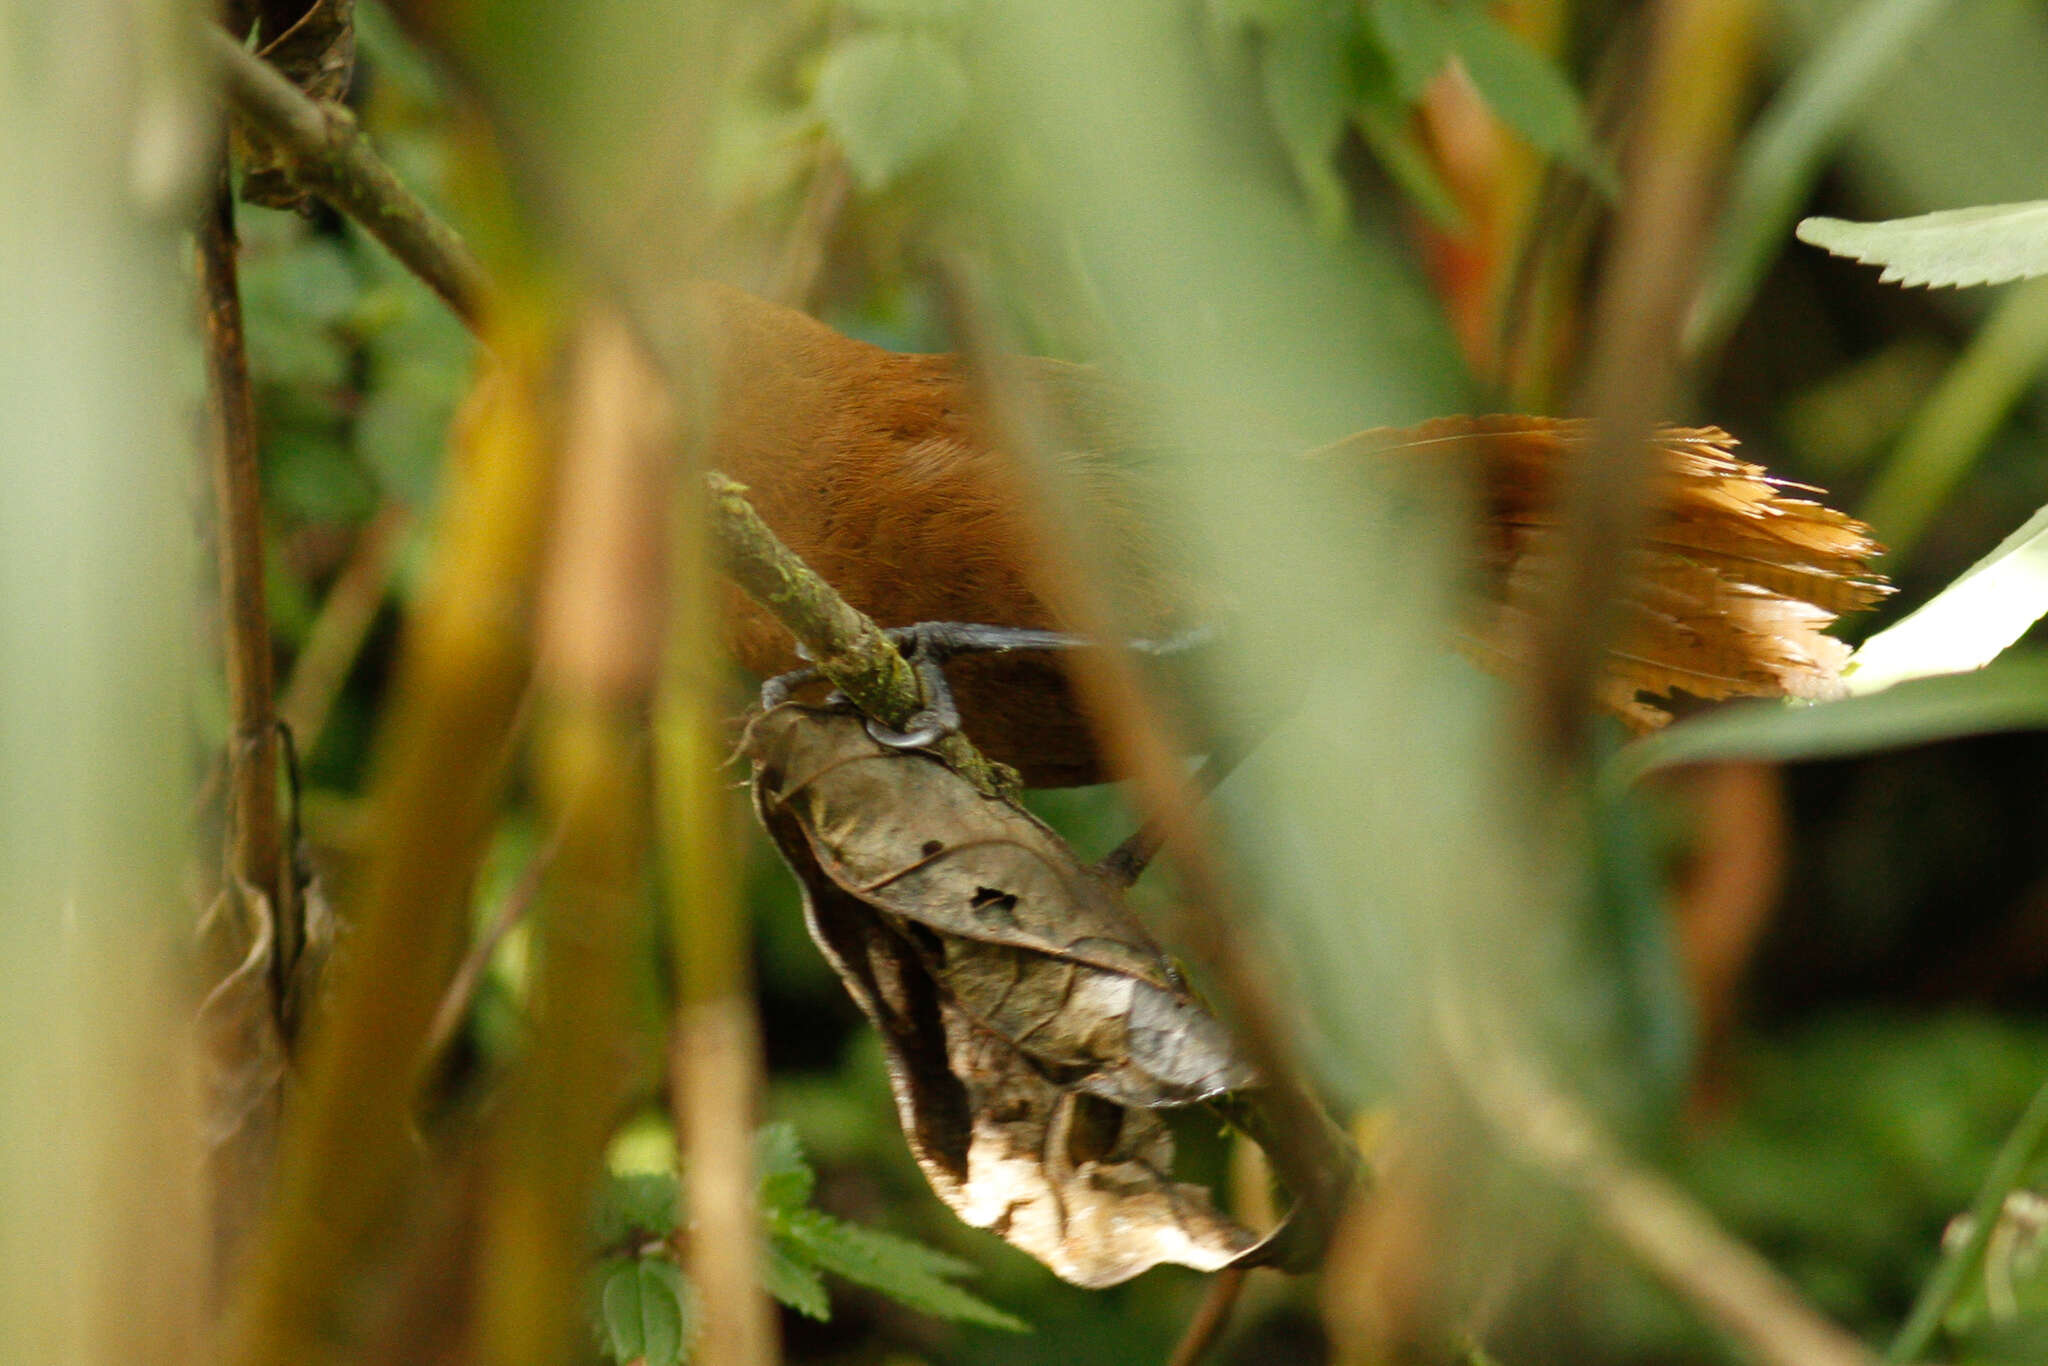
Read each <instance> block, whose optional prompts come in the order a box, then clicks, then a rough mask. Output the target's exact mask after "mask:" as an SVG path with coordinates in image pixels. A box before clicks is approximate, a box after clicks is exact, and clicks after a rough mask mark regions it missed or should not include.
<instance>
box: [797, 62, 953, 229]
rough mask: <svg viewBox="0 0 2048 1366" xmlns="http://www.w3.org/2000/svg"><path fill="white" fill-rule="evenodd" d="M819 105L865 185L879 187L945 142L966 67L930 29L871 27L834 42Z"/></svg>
mask: <svg viewBox="0 0 2048 1366" xmlns="http://www.w3.org/2000/svg"><path fill="white" fill-rule="evenodd" d="M817 106H818V112H819V113H820V114H822V115H823V116H824V119H825V122H826V123H827V124H828V125H829V126H830V127H831V129H832V132H833V135H834V136H836V137H837V138H838V139H839V143H840V146H841V147H843V148H844V149H845V151H846V162H847V165H848V166H850V167H851V168H852V169H853V173H854V176H855V178H856V179H858V180H859V181H860V183H861V185H862V186H863V187H865V188H866V189H869V190H877V189H880V188H881V187H882V186H884V185H886V184H888V183H889V182H890V181H891V180H893V179H894V178H895V177H896V176H897V175H898V174H900V173H901V172H902V171H904V170H905V169H907V168H908V167H910V166H912V165H914V164H915V163H917V162H918V161H920V160H922V159H923V158H925V157H927V156H929V155H931V154H932V153H933V152H935V151H937V150H938V149H939V148H940V147H941V146H943V145H944V144H945V142H946V140H947V139H948V138H950V137H951V136H952V135H953V131H954V130H955V129H956V128H958V127H959V126H960V123H961V120H962V119H963V118H964V117H965V116H966V113H967V71H966V69H965V68H964V67H962V66H961V64H960V59H959V58H958V57H956V56H955V55H954V54H953V53H952V51H951V50H949V49H948V48H947V47H946V46H945V45H944V44H942V43H940V42H939V41H938V40H937V39H935V38H932V37H931V36H929V35H928V34H924V33H917V32H899V31H895V30H876V31H869V32H865V33H856V34H854V35H853V36H851V37H849V38H847V39H845V40H844V41H842V42H840V43H838V44H837V45H835V46H834V47H833V49H832V51H831V52H830V53H829V54H828V55H827V56H826V58H825V64H824V67H823V68H822V69H821V70H820V71H819V73H818V90H817Z"/></svg>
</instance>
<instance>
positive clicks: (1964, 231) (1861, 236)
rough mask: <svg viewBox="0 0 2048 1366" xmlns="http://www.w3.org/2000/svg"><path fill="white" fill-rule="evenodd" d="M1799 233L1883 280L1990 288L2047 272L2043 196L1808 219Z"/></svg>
mask: <svg viewBox="0 0 2048 1366" xmlns="http://www.w3.org/2000/svg"><path fill="white" fill-rule="evenodd" d="M1798 233H1799V240H1800V241H1802V242H1807V243H1811V244H1812V245H1814V246H1816V247H1820V248H1823V249H1824V250H1827V251H1830V252H1833V253H1834V254H1835V255H1837V256H1848V257H1852V258H1854V259H1855V260H1858V261H1861V262H1862V263H1863V264H1865V265H1867V266H1883V267H1884V274H1882V275H1880V276H1878V279H1879V280H1881V281H1882V282H1884V283H1885V284H1901V285H1996V284H2003V283H2005V282H2006V281H2008V280H2024V279H2028V278H2030V277H2032V276H2035V275H2048V199H2035V200H2030V201H2028V202H2026V203H2024V204H1982V205H1978V206H1976V207H1973V208H1968V209H1944V210H1942V211H1941V212H1940V213H1923V214H1920V215H1919V216H1917V217H1914V218H1888V219H1885V220H1884V221H1883V222H1879V223H1851V222H1849V221H1848V220H1846V219H1841V218H1807V219H1802V220H1801V221H1800V223H1799V227H1798Z"/></svg>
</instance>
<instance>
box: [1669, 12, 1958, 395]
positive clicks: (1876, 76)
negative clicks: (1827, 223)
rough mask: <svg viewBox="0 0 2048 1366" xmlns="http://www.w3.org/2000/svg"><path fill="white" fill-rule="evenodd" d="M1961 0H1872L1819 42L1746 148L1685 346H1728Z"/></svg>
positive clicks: (1739, 159) (1688, 324) (1697, 348)
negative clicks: (1932, 32)
mask: <svg viewBox="0 0 2048 1366" xmlns="http://www.w3.org/2000/svg"><path fill="white" fill-rule="evenodd" d="M1950 3H1951V0H1863V3H1862V4H1860V5H1858V6H1857V8H1856V9H1855V11H1854V12H1853V13H1851V14H1849V15H1848V16H1847V17H1846V18H1844V19H1842V20H1841V21H1840V22H1839V23H1837V24H1836V25H1835V26H1834V28H1833V29H1832V30H1830V32H1829V34H1828V36H1827V38H1826V40H1825V41H1823V42H1819V43H1816V44H1814V46H1813V47H1812V49H1811V50H1810V51H1809V52H1808V54H1807V56H1806V60H1805V61H1803V62H1802V63H1800V65H1799V67H1798V69H1797V70H1795V71H1794V72H1793V73H1792V75H1791V76H1790V78H1789V79H1787V80H1786V81H1785V83H1784V86H1783V87H1782V88H1781V89H1780V90H1779V92H1778V94H1777V96H1776V98H1774V99H1773V100H1772V101H1771V103H1770V106H1769V107H1768V108H1767V109H1765V110H1764V112H1763V113H1762V114H1761V115H1760V116H1759V117H1758V118H1757V121H1756V124H1755V126H1754V127H1753V128H1752V129H1751V131H1750V133H1749V135H1748V136H1747V137H1745V138H1744V139H1743V143H1742V148H1741V150H1740V151H1739V152H1738V153H1737V155H1736V160H1735V170H1734V174H1733V175H1732V176H1731V177H1730V180H1729V194H1728V208H1727V210H1726V212H1724V213H1723V214H1722V215H1721V221H1720V224H1719V226H1718V227H1717V228H1716V230H1715V237H1714V245H1713V249H1712V251H1711V253H1710V255H1709V258H1708V265H1707V272H1706V278H1705V280H1704V281H1703V282H1702V283H1701V285H1700V290H1699V295H1698V297H1697V298H1696V300H1695V301H1694V304H1693V309H1692V314H1691V316H1690V317H1689V318H1688V319H1687V320H1686V327H1685V348H1686V350H1687V352H1688V353H1691V354H1694V355H1697V354H1699V353H1700V352H1702V351H1705V350H1709V349H1712V348H1714V347H1717V346H1719V345H1720V343H1721V341H1722V339H1723V338H1725V337H1726V336H1727V334H1728V331H1729V329H1731V328H1732V327H1734V325H1735V323H1736V320H1737V319H1738V318H1739V317H1740V316H1741V314H1742V311H1743V310H1744V309H1745V308H1747V307H1748V305H1749V300H1750V296H1751V295H1752V294H1754V293H1755V292H1756V286H1757V282H1758V281H1759V280H1761V279H1762V278H1763V274H1764V270H1765V269H1766V267H1768V266H1769V264H1770V263H1771V261H1772V260H1773V259H1775V258H1776V257H1777V255H1778V252H1779V251H1780V250H1781V249H1782V248H1783V245H1784V234H1785V225H1786V224H1788V223H1790V222H1791V221H1792V218H1793V215H1794V214H1796V213H1797V212H1798V211H1799V205H1800V203H1801V201H1803V200H1804V199H1805V198H1806V196H1807V193H1808V192H1809V191H1811V190H1812V189H1813V185H1814V182H1815V181H1816V180H1818V179H1819V177H1820V172H1821V167H1822V165H1823V164H1824V163H1825V162H1826V160H1827V158H1828V156H1829V154H1830V153H1831V152H1833V151H1834V149H1835V147H1836V146H1837V145H1838V144H1839V143H1840V142H1841V140H1842V138H1843V137H1844V136H1845V135H1846V134H1847V132H1848V130H1849V127H1850V124H1851V122H1852V120H1853V119H1854V118H1855V116H1856V115H1857V113H1858V112H1859V111H1861V110H1862V108H1863V107H1864V105H1865V103H1866V102H1867V100H1868V98H1869V96H1870V94H1871V92H1872V91H1873V90H1875V89H1877V88H1878V86H1879V85H1880V84H1881V83H1882V82H1883V81H1884V80H1885V79H1886V77H1888V76H1889V75H1890V74H1891V73H1892V71H1893V70H1895V69H1896V68H1897V67H1898V65H1899V64H1900V62H1901V61H1902V60H1903V59H1904V58H1905V55H1906V53H1907V52H1908V51H1909V50H1910V49H1911V47H1912V45H1913V41H1914V40H1915V39H1916V38H1918V37H1919V36H1920V34H1921V33H1922V32H1923V31H1924V30H1925V29H1926V28H1927V26H1928V25H1929V24H1930V23H1932V22H1933V21H1934V19H1935V18H1936V17H1937V16H1938V15H1939V14H1940V13H1941V12H1942V11H1943V10H1944V9H1946V8H1948V6H1949V5H1950Z"/></svg>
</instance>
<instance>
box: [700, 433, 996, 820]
mask: <svg viewBox="0 0 2048 1366" xmlns="http://www.w3.org/2000/svg"><path fill="white" fill-rule="evenodd" d="M705 478H706V480H707V482H708V483H709V484H710V487H711V528H710V530H711V539H712V544H713V546H714V547H715V548H716V550H717V553H718V556H719V559H720V561H721V562H722V563H723V564H724V566H725V571H726V573H727V574H728V575H730V576H731V578H732V580H733V582H735V583H737V584H738V585H739V586H740V588H741V589H742V590H744V591H745V593H746V594H747V596H748V597H750V598H752V599H753V600H754V601H755V602H758V603H760V604H761V606H763V607H765V608H766V609H768V611H769V612H770V613H772V614H773V615H774V617H775V619H776V620H777V621H779V622H781V623H782V624H783V625H784V626H785V627H787V628H788V630H789V633H790V634H791V635H793V636H795V637H796V638H797V640H798V641H799V642H800V643H801V644H802V646H803V649H804V653H805V654H806V655H807V656H808V657H809V658H810V660H811V663H812V666H813V667H814V668H816V669H817V671H818V672H819V673H820V674H821V675H823V676H824V677H825V678H826V679H828V680H829V681H830V682H831V683H832V686H834V687H835V688H837V689H839V691H841V692H843V693H845V694H846V695H847V696H848V697H850V698H852V699H853V704H854V705H855V706H857V707H859V708H860V710H861V712H862V713H863V714H864V715H867V716H871V717H873V718H874V719H875V720H877V721H879V722H881V723H882V724H883V725H885V726H892V727H897V728H903V727H907V726H909V725H910V723H911V720H912V718H913V717H915V716H916V715H917V714H918V713H919V712H921V711H923V710H924V708H925V706H926V703H927V700H928V699H926V697H925V695H924V690H923V686H922V685H921V684H920V683H919V682H918V679H917V672H916V670H914V669H912V668H911V667H910V663H909V661H908V660H906V659H904V658H903V655H902V653H901V652H900V651H899V650H897V648H896V647H895V645H893V644H891V643H890V641H889V638H888V637H887V636H886V635H884V634H882V628H881V627H879V626H877V625H875V623H874V622H873V621H872V620H871V619H870V618H869V617H868V616H867V615H866V614H865V613H862V612H860V611H858V610H856V609H855V608H853V607H852V606H850V605H849V604H848V603H847V601H846V599H844V598H842V597H840V596H839V594H838V592H837V591H836V590H834V589H833V587H832V585H831V584H829V583H827V582H825V580H824V579H822V578H820V577H819V576H818V573H817V571H816V570H814V569H812V568H811V567H810V566H809V565H807V564H805V563H804V562H803V560H802V559H800V558H799V557H798V556H797V553H796V552H795V551H793V550H791V549H790V548H789V547H788V546H787V545H784V544H783V543H782V539H781V538H780V537H779V536H777V535H776V534H775V533H774V532H773V531H772V530H770V529H769V527H768V524H767V523H766V522H764V521H762V520H761V515H760V514H759V513H757V512H755V511H754V508H753V505H752V504H750V503H748V502H747V496H746V494H747V490H746V486H745V485H744V484H740V483H736V482H735V481H733V480H731V479H729V478H727V477H726V476H725V475H722V474H719V473H718V472H717V471H715V470H714V471H712V472H711V473H709V474H707V475H706V476H705ZM932 748H933V749H934V750H935V751H936V752H937V754H938V755H939V757H940V758H942V759H944V760H945V761H946V763H947V764H948V765H950V766H951V767H952V768H953V769H954V770H955V771H957V772H958V773H960V774H961V776H963V777H965V778H967V779H968V780H969V781H970V782H972V783H973V784H974V785H975V786H976V787H978V788H980V789H981V790H982V791H983V792H987V793H996V792H1000V791H1004V790H1007V789H1008V788H1010V787H1013V786H1014V785H1015V779H1014V775H1009V774H1007V773H1006V771H1004V770H1003V769H1001V768H1000V767H999V766H998V765H996V764H993V763H991V762H990V761H989V760H988V759H987V758H985V757H983V755H982V754H981V752H980V751H979V750H977V749H975V747H974V746H973V745H972V744H971V743H970V742H969V741H968V739H967V737H966V736H964V735H961V734H959V733H958V732H957V731H956V732H954V733H952V734H950V735H948V736H946V737H945V738H944V739H943V740H941V741H940V742H939V743H938V744H936V745H934V746H932Z"/></svg>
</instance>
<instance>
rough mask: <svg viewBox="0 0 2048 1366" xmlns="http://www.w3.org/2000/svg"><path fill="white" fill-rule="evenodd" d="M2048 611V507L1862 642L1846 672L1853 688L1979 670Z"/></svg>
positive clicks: (1859, 689) (1862, 690)
mask: <svg viewBox="0 0 2048 1366" xmlns="http://www.w3.org/2000/svg"><path fill="white" fill-rule="evenodd" d="M2043 614H2048V507H2044V508H2042V509H2041V510H2040V511H2039V512H2036V513H2035V514H2034V515H2033V516H2032V517H2029V518H2028V519H2027V522H2026V525H2024V526H2022V527H2021V528H2020V529H2019V530H2018V531H2015V532H2014V533H2013V534H2012V535H2010V536H2008V537H2006V538H2005V540H2004V541H2002V542H2001V543H2000V544H1999V546H1998V548H1997V549H1996V550H1993V551H1992V552H1991V553H1990V554H1989V555H1986V556H1985V557H1984V558H1983V559H1981V560H1979V561H1977V563H1975V564H1974V565H1971V566H1970V568H1969V569H1967V570H1965V571H1964V572H1963V574H1962V575H1961V577H1959V578H1957V579H1956V581H1955V582H1953V583H1951V584H1950V585H1949V586H1948V587H1946V588H1944V589H1942V590H1941V592H1939V593H1937V594H1935V595H1934V598H1933V599H1932V600H1931V601H1929V602H1928V603H1927V604H1926V605H1925V606H1923V607H1921V608H1920V610H1919V611H1917V612H1914V613H1913V614H1912V615H1911V616H1908V617H1907V618H1906V619H1905V620H1904V621H1901V622H1899V623H1898V624H1897V625H1896V626H1891V627H1887V628H1886V629H1885V630H1882V631H1879V632H1878V633H1877V634H1876V635H1874V636H1872V637H1871V638H1870V639H1868V640H1866V641H1864V642H1863V645H1862V648H1860V649H1858V650H1857V651H1856V653H1855V654H1854V655H1853V656H1851V657H1850V660H1849V664H1848V667H1847V668H1846V669H1845V670H1844V671H1843V678H1844V681H1845V682H1847V684H1848V685H1849V691H1850V692H1852V693H1874V692H1879V691H1882V690H1883V689H1885V688H1889V687H1890V686H1892V685H1893V684H1894V683H1899V682H1903V681H1904V680H1906V679H1909V678H1930V677H1933V676H1935V675H1937V674H1953V673H1963V672H1966V671H1968V670H1971V669H1980V668H1982V667H1984V665H1986V664H1988V663H1990V662H1991V661H1992V660H1994V659H1996V658H1997V657H1998V656H1999V655H2000V654H2001V653H2003V652H2004V651H2005V649H2006V647H2007V646H2009V645H2011V644H2012V643H2013V642H2014V641H2016V640H2018V639H2019V638H2020V637H2021V636H2022V635H2024V634H2026V631H2027V628H2028V627H2030V626H2032V625H2033V624H2034V623H2035V622H2037V621H2039V620H2040V619H2041V617H2042V616H2043Z"/></svg>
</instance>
